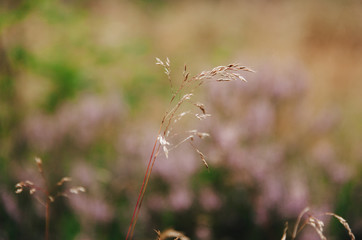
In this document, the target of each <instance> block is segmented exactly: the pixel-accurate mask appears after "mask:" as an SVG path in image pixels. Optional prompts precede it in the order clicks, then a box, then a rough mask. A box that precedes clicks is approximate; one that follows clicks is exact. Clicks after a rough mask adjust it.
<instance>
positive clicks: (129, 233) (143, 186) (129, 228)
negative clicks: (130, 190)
mask: <svg viewBox="0 0 362 240" xmlns="http://www.w3.org/2000/svg"><path fill="white" fill-rule="evenodd" d="M160 131H161V129H160V130H159V133H160ZM159 133H158V134H157V136H158V135H159ZM156 145H157V139H156V141H155V144H154V145H153V149H152V153H151V156H150V160H149V161H148V166H147V170H146V173H145V177H144V179H143V182H142V186H141V190H140V193H139V195H138V199H137V203H136V206H135V208H134V211H133V215H132V219H131V223H130V225H129V227H128V232H127V236H126V240H128V239H130V240H131V239H132V236H133V229H134V226H135V225H136V222H137V218H136V219H135V217H136V215H137V216H138V212H139V210H137V209H139V204H140V201H141V199H142V198H143V194H144V192H145V191H144V189H145V187H146V186H147V184H146V180H147V179H148V178H149V170H150V166H151V162H152V160H153V155H154V152H155V149H156Z"/></svg>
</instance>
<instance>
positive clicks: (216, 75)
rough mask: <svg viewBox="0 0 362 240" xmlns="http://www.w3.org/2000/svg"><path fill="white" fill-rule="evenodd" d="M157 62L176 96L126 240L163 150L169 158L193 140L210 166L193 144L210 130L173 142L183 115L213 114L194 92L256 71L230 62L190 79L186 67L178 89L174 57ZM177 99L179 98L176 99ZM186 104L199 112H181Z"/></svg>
mask: <svg viewBox="0 0 362 240" xmlns="http://www.w3.org/2000/svg"><path fill="white" fill-rule="evenodd" d="M156 64H157V65H161V66H163V68H164V71H165V74H166V75H167V78H168V80H169V82H170V85H171V90H172V97H171V100H170V102H169V110H168V111H166V112H165V114H164V116H163V118H162V121H161V124H160V129H159V131H158V133H157V138H156V140H155V143H154V145H153V149H152V152H151V156H150V158H149V160H148V165H147V169H146V173H145V176H144V179H143V182H142V186H141V190H140V193H139V195H138V198H137V202H136V206H135V209H134V211H133V215H132V219H131V222H130V225H129V228H128V232H127V236H126V240H131V239H132V238H133V234H134V229H135V226H136V223H137V219H138V215H139V212H140V209H141V206H142V202H143V198H144V195H145V192H146V189H147V185H148V182H149V179H150V176H151V173H152V169H153V166H154V164H155V161H156V158H157V157H158V155H159V153H160V149H161V147H162V150H163V152H164V154H165V156H166V157H168V152H169V151H171V150H173V149H174V148H175V147H177V146H179V145H180V144H182V143H184V142H186V141H189V142H190V143H191V146H192V147H193V148H194V150H195V151H196V152H197V153H198V155H199V156H200V158H201V160H202V162H203V164H204V165H205V166H206V167H207V168H208V165H207V162H206V159H205V155H204V154H203V153H202V152H201V151H200V150H199V149H198V148H197V147H196V145H195V144H193V141H194V138H197V137H198V138H200V139H203V138H204V137H206V136H208V134H207V133H202V132H199V131H197V130H189V131H186V132H185V133H184V134H186V135H185V136H184V138H183V139H182V140H181V141H179V142H178V143H176V144H171V143H170V142H169V139H172V138H173V137H175V136H176V135H177V136H179V135H181V134H180V133H173V126H174V125H175V124H176V123H177V122H178V121H179V120H180V119H181V118H183V117H185V116H189V115H191V116H193V117H195V118H197V119H199V120H203V119H206V118H207V117H209V116H211V115H210V114H207V113H206V110H205V106H204V105H203V104H202V103H196V102H193V101H192V97H193V95H194V91H195V90H196V89H197V88H198V87H200V86H201V85H203V84H204V83H208V82H225V81H235V80H241V81H246V80H245V78H244V77H243V76H241V75H240V71H248V72H253V71H252V70H251V69H249V68H247V67H244V66H241V65H239V64H230V65H227V66H219V67H216V68H214V69H212V70H211V71H204V72H202V73H200V74H198V75H196V76H194V77H192V78H189V73H188V72H187V68H186V66H185V68H184V72H183V80H182V82H181V84H180V85H179V87H178V89H177V90H174V89H173V84H172V81H171V69H170V60H169V59H168V58H167V59H166V61H165V62H163V61H161V60H160V59H159V58H156ZM176 100H177V101H176ZM185 104H190V106H191V107H193V110H194V111H195V107H196V110H197V112H198V113H195V112H192V111H187V112H183V111H181V107H182V106H183V105H185Z"/></svg>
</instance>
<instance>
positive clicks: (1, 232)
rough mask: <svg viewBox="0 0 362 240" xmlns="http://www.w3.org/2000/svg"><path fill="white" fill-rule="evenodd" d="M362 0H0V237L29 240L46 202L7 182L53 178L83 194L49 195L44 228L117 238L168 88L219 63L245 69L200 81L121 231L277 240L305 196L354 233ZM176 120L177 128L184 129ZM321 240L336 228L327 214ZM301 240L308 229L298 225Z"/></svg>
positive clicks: (360, 193)
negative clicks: (201, 111)
mask: <svg viewBox="0 0 362 240" xmlns="http://www.w3.org/2000/svg"><path fill="white" fill-rule="evenodd" d="M361 13H362V3H361V1H358V0H343V1H342V0H320V1H312V0H305V1H286V0H273V1H263V0H256V1H227V0H224V1H222V0H209V1H206V0H204V1H191V0H186V1H172V0H134V1H125V0H124V1H122V0H103V1H95V0H77V1H75V0H74V1H71V0H62V1H50V0H31V1H30V0H1V1H0V239H1V240H7V239H12V240H13V239H21V240H23V239H30V240H32V239H42V237H43V233H44V217H45V216H44V208H43V207H42V206H41V205H40V204H39V203H38V202H37V201H36V199H35V198H33V197H32V196H30V195H29V194H28V193H22V194H20V195H16V194H15V187H14V186H15V184H16V183H17V182H19V181H21V180H30V181H33V182H35V183H38V184H41V182H42V180H41V178H40V176H39V173H38V172H37V168H36V163H35V161H34V157H35V156H38V157H40V158H42V159H43V162H44V169H45V170H44V171H45V175H46V177H47V179H48V184H50V185H54V184H55V183H56V182H57V181H59V179H60V178H62V177H63V176H69V177H72V179H73V182H72V183H71V184H74V185H81V186H84V187H86V189H87V192H86V193H85V194H81V195H77V196H72V197H70V198H69V199H66V198H59V199H57V200H56V201H55V202H54V204H52V205H51V219H50V233H51V234H50V236H51V239H55V240H57V239H62V240H63V239H76V240H91V239H92V240H93V239H124V238H125V235H126V233H127V229H128V225H129V222H130V220H131V216H132V212H133V208H134V206H135V204H136V199H137V195H138V191H139V189H140V186H141V184H142V180H143V175H144V172H145V169H146V166H147V160H148V157H149V154H150V152H151V150H152V146H153V143H154V141H155V138H156V135H157V130H158V128H159V124H160V120H161V118H162V115H163V113H164V111H165V110H166V109H167V107H168V101H169V99H170V95H171V92H170V86H169V84H168V80H167V77H166V76H165V75H164V73H163V70H162V69H160V67H159V66H156V65H155V57H159V58H161V59H165V58H166V57H169V58H170V60H171V69H172V73H171V76H172V78H173V80H174V81H176V82H177V81H180V80H181V79H182V71H183V66H184V64H187V66H188V69H189V71H190V72H191V75H196V74H198V73H200V72H201V71H204V70H209V69H211V68H213V67H215V66H218V65H226V64H229V63H233V62H238V63H241V64H242V65H246V66H248V67H251V68H252V69H254V70H255V71H256V73H253V74H245V75H244V76H245V77H246V78H247V79H248V83H242V82H233V83H225V84H214V85H207V86H206V87H205V88H203V89H202V91H201V92H200V93H199V97H200V101H202V102H203V103H204V104H205V106H206V110H207V112H209V113H210V114H212V118H210V120H208V121H207V122H203V123H200V122H196V121H193V122H191V123H190V124H191V125H192V126H193V128H202V129H203V130H204V131H207V132H209V133H210V135H211V137H210V138H209V139H207V140H206V141H204V142H203V143H201V144H200V146H199V147H200V149H202V151H203V152H204V153H205V155H206V156H207V161H208V163H209V166H210V169H209V171H208V170H207V169H205V167H204V166H203V164H202V162H201V161H200V159H199V158H198V156H197V155H196V154H195V153H194V151H192V149H191V150H190V148H188V147H187V146H185V147H181V148H179V149H178V150H175V151H173V152H170V154H169V158H168V159H166V158H164V156H161V157H160V158H158V159H157V162H156V164H155V169H154V172H153V173H152V176H151V179H150V183H149V188H148V189H147V192H146V196H145V200H144V203H143V206H142V210H141V213H140V217H139V221H138V223H137V226H136V230H135V238H136V239H155V238H156V233H155V232H154V229H158V230H161V231H162V230H165V229H167V228H171V227H172V228H175V229H176V230H179V231H182V232H184V233H185V234H186V235H187V236H189V237H190V238H191V239H200V240H211V239H225V240H227V239H280V238H281V236H282V234H283V228H284V223H285V221H291V223H293V221H295V219H296V217H297V216H298V214H299V213H300V212H301V210H302V209H304V208H305V207H306V206H310V207H311V208H312V209H313V211H314V212H316V213H322V212H325V211H330V212H335V213H337V214H339V215H341V216H343V217H344V218H345V219H347V221H348V222H349V224H350V226H351V228H352V230H353V231H354V233H355V235H356V238H357V239H359V238H362V207H361V202H362V182H361V176H362V161H361V160H362V141H361V138H362V107H361V106H362V94H361V89H362V81H361V80H362V67H361V66H362V14H361ZM188 126H189V125H188ZM325 221H326V223H328V225H329V228H328V229H329V230H328V231H327V235H329V236H332V237H331V238H330V239H347V238H348V235H347V233H346V231H345V229H343V227H341V226H340V225H339V224H338V223H337V221H335V220H329V219H325ZM300 239H319V238H318V236H317V234H316V233H313V232H312V231H308V230H306V231H305V232H303V233H302V235H301V236H300Z"/></svg>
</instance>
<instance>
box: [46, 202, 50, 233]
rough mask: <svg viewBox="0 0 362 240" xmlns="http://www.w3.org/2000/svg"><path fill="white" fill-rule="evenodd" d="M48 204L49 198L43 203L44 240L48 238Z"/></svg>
mask: <svg viewBox="0 0 362 240" xmlns="http://www.w3.org/2000/svg"><path fill="white" fill-rule="evenodd" d="M49 205H50V200H49V199H47V201H46V205H45V240H49Z"/></svg>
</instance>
